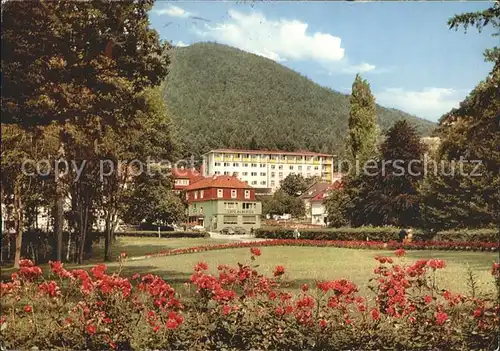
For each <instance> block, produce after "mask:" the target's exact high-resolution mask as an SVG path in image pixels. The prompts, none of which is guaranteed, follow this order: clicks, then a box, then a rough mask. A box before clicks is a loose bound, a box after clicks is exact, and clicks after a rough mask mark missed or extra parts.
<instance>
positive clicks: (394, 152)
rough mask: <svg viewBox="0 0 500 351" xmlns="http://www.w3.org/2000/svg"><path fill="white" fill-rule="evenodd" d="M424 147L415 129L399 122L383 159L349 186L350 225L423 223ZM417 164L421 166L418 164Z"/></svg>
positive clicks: (384, 145)
mask: <svg viewBox="0 0 500 351" xmlns="http://www.w3.org/2000/svg"><path fill="white" fill-rule="evenodd" d="M423 153H424V145H423V144H422V142H421V141H420V138H419V137H418V135H417V132H416V130H415V128H414V127H413V126H412V125H410V124H409V123H408V122H407V121H398V122H396V123H395V124H394V126H393V127H392V128H390V129H389V130H388V131H387V133H386V140H385V141H384V142H383V143H382V145H381V159H380V160H378V161H376V162H375V160H371V161H372V162H370V161H368V162H367V163H366V164H365V168H364V169H363V171H362V172H361V174H359V175H357V176H351V178H350V179H347V180H346V182H345V189H346V191H347V193H348V195H349V199H350V203H349V211H350V212H349V213H350V217H351V218H350V222H351V224H352V225H354V226H360V225H395V226H399V227H401V226H403V227H409V226H416V225H418V224H419V223H420V196H419V193H418V189H419V185H420V181H421V180H422V178H423V176H424V172H423V167H422V162H418V161H421V160H422V159H423ZM415 161H417V162H415Z"/></svg>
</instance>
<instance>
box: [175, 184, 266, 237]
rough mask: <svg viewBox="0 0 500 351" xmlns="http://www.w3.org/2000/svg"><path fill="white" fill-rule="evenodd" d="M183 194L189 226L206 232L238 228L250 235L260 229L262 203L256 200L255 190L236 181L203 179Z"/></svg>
mask: <svg viewBox="0 0 500 351" xmlns="http://www.w3.org/2000/svg"><path fill="white" fill-rule="evenodd" d="M184 190H185V191H186V201H187V202H188V218H189V222H190V223H191V224H196V225H201V226H204V227H205V228H206V229H207V230H209V231H221V230H223V229H224V228H231V229H235V228H237V227H239V228H242V229H244V230H245V231H247V232H250V231H251V229H257V228H260V216H261V213H262V205H261V202H260V201H257V200H256V198H255V189H254V188H252V187H250V186H249V185H248V184H247V183H245V182H243V181H241V180H239V179H238V178H237V177H235V176H212V177H206V178H202V179H198V180H197V181H195V182H193V183H192V184H190V185H188V186H187V187H185V189H184Z"/></svg>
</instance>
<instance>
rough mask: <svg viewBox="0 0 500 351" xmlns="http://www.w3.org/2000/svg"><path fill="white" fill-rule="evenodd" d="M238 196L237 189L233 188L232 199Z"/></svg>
mask: <svg viewBox="0 0 500 351" xmlns="http://www.w3.org/2000/svg"><path fill="white" fill-rule="evenodd" d="M237 197H238V191H237V190H234V189H233V190H231V199H236V198H237Z"/></svg>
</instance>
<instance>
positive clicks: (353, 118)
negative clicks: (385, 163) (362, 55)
mask: <svg viewBox="0 0 500 351" xmlns="http://www.w3.org/2000/svg"><path fill="white" fill-rule="evenodd" d="M377 130H378V129H377V116H376V105H375V98H374V97H373V95H372V93H371V90H370V84H369V83H368V82H367V81H366V80H365V79H362V78H361V76H360V75H359V74H357V75H356V78H355V79H354V83H353V84H352V92H351V98H350V111H349V139H348V149H349V151H350V153H351V156H352V157H353V159H359V161H360V162H361V163H363V162H364V161H366V160H367V159H369V158H370V157H372V156H373V155H374V154H375V151H376V143H377V138H378V134H377Z"/></svg>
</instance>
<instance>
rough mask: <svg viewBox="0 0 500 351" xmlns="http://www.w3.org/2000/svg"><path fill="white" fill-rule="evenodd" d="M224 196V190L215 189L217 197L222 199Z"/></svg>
mask: <svg viewBox="0 0 500 351" xmlns="http://www.w3.org/2000/svg"><path fill="white" fill-rule="evenodd" d="M223 195H224V190H222V189H217V197H222V196H223Z"/></svg>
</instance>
